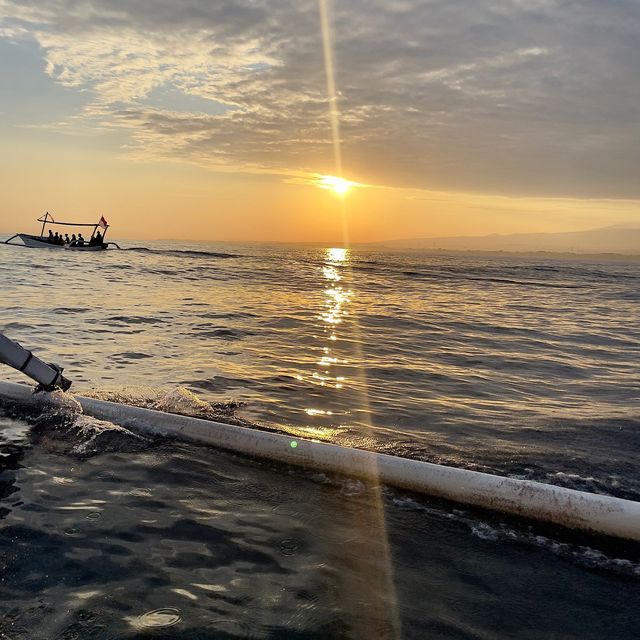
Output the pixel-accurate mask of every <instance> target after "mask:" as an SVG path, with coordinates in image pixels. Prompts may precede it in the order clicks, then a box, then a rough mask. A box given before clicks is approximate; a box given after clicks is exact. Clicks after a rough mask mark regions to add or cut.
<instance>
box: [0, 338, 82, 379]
mask: <svg viewBox="0 0 640 640" xmlns="http://www.w3.org/2000/svg"><path fill="white" fill-rule="evenodd" d="M0 362H3V363H4V364H7V365H9V366H10V367H13V368H14V369H17V370H18V371H21V372H22V373H24V374H25V375H26V376H29V377H30V378H31V379H32V380H35V381H36V382H37V383H38V387H37V388H36V391H54V390H55V389H62V390H63V391H66V390H67V389H68V388H69V387H70V386H71V380H67V379H66V378H65V377H64V376H63V375H62V367H59V366H58V365H56V364H52V363H47V362H43V361H42V360H40V358H38V357H36V356H34V355H33V354H32V353H31V351H29V350H27V349H25V348H24V347H22V346H20V345H19V344H18V343H17V342H14V341H13V340H10V339H9V338H7V337H6V336H5V335H4V334H2V333H0Z"/></svg>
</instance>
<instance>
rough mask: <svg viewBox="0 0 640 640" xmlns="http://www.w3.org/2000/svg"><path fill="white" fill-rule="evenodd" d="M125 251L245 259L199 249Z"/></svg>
mask: <svg viewBox="0 0 640 640" xmlns="http://www.w3.org/2000/svg"><path fill="white" fill-rule="evenodd" d="M123 251H133V252H137V253H152V254H155V255H165V256H178V257H190V258H243V257H246V256H243V255H242V254H239V253H225V252H221V251H201V250H198V249H152V248H150V247H128V248H126V249H123Z"/></svg>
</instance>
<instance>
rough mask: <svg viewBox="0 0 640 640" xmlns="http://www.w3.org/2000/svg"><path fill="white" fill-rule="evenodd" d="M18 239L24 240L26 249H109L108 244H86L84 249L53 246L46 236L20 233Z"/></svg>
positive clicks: (63, 245)
mask: <svg viewBox="0 0 640 640" xmlns="http://www.w3.org/2000/svg"><path fill="white" fill-rule="evenodd" d="M18 238H20V240H22V242H23V243H24V246H25V247H30V248H32V249H65V250H68V251H104V250H105V249H106V248H107V245H106V244H102V245H88V244H85V245H84V246H82V247H72V246H71V245H68V244H53V243H51V242H49V241H48V240H47V238H45V237H44V236H32V235H30V234H28V233H19V234H18Z"/></svg>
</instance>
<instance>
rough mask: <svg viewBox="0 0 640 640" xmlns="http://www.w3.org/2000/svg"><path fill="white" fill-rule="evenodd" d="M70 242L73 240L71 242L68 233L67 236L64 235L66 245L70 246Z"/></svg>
mask: <svg viewBox="0 0 640 640" xmlns="http://www.w3.org/2000/svg"><path fill="white" fill-rule="evenodd" d="M70 242H71V240H69V234H68V233H65V234H64V243H65V244H69V243H70Z"/></svg>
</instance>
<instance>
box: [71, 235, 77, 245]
mask: <svg viewBox="0 0 640 640" xmlns="http://www.w3.org/2000/svg"><path fill="white" fill-rule="evenodd" d="M76 242H77V240H76V234H75V233H72V234H71V246H72V247H75V246H76Z"/></svg>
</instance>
